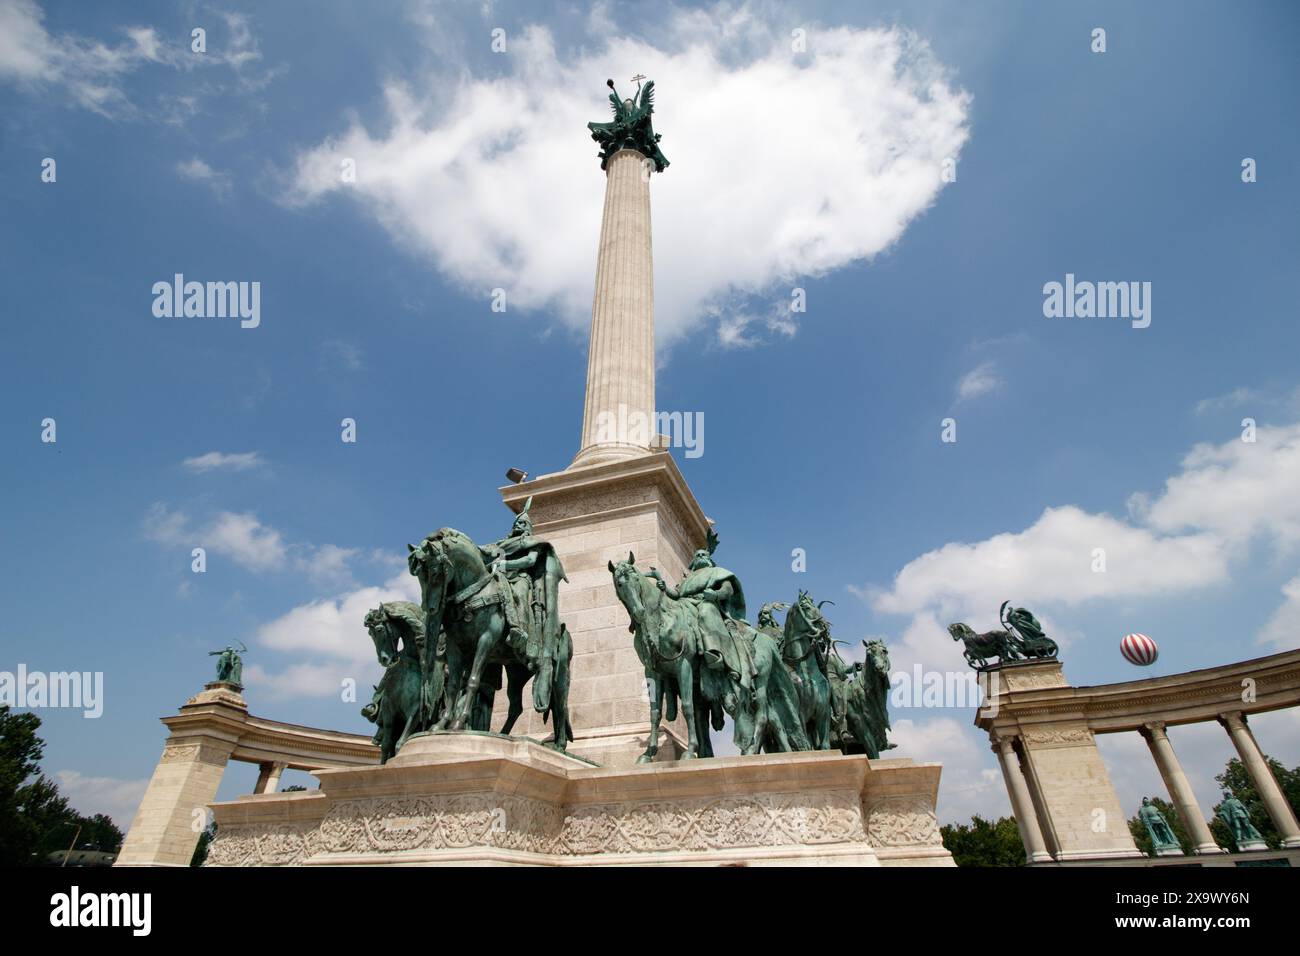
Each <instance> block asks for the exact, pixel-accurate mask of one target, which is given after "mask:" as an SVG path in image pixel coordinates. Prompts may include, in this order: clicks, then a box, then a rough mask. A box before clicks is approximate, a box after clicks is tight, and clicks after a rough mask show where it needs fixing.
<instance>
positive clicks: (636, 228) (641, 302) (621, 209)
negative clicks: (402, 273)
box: [570, 149, 655, 467]
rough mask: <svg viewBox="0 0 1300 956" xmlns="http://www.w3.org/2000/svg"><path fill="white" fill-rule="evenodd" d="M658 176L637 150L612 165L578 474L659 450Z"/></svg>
mask: <svg viewBox="0 0 1300 956" xmlns="http://www.w3.org/2000/svg"><path fill="white" fill-rule="evenodd" d="M652 168H653V167H651V166H650V165H649V164H648V161H647V160H646V158H645V157H644V156H642V155H641V154H640V153H638V152H636V151H635V150H630V149H625V150H622V151H621V152H618V153H615V154H614V155H613V156H612V157H610V159H609V162H608V163H607V164H606V179H605V211H604V215H603V218H602V220H601V225H600V251H599V253H598V256H597V260H596V294H595V298H594V300H593V302H592V307H591V345H590V350H589V352H588V356H587V396H586V403H585V406H584V408H583V414H582V446H581V448H580V449H579V451H578V455H577V457H576V458H574V460H573V465H572V466H570V467H574V466H580V465H594V464H600V463H603V462H607V461H618V460H621V459H625V458H634V457H636V456H638V455H644V454H646V453H647V452H649V451H650V450H651V448H652V447H653V446H654V444H655V428H654V409H655V344H654V261H653V257H652V255H651V237H650V175H649V171H650V169H652Z"/></svg>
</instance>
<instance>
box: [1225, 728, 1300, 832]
mask: <svg viewBox="0 0 1300 956" xmlns="http://www.w3.org/2000/svg"><path fill="white" fill-rule="evenodd" d="M1219 723H1221V724H1223V726H1224V727H1226V728H1227V730H1228V736H1229V737H1231V738H1232V745H1233V746H1234V747H1236V748H1237V754H1238V755H1239V756H1240V757H1241V762H1242V764H1243V765H1244V766H1245V768H1246V773H1248V774H1249V775H1250V780H1251V782H1252V783H1253V784H1254V785H1255V790H1256V791H1257V792H1258V793H1259V798H1260V800H1261V801H1262V802H1263V804H1264V808H1265V809H1266V810H1268V815H1269V816H1270V817H1272V818H1273V825H1274V826H1275V827H1277V832H1278V836H1280V837H1281V838H1282V846H1283V847H1284V848H1286V849H1294V848H1296V847H1300V824H1298V823H1297V822H1296V817H1295V813H1294V812H1293V811H1292V810H1291V805H1290V804H1289V803H1287V801H1286V797H1285V796H1283V794H1282V789H1281V788H1280V787H1279V786H1278V785H1277V780H1276V779H1274V777H1273V771H1271V770H1270V769H1269V768H1268V761H1266V760H1265V759H1264V755H1263V754H1262V753H1261V752H1260V749H1259V744H1258V743H1256V742H1255V735H1254V734H1252V733H1251V732H1250V728H1249V727H1248V726H1247V725H1246V715H1245V714H1243V713H1241V712H1240V711H1235V712H1233V713H1229V714H1220V715H1219Z"/></svg>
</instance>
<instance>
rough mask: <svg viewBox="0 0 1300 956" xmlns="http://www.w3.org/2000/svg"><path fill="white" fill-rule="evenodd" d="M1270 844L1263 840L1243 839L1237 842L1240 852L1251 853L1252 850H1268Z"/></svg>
mask: <svg viewBox="0 0 1300 956" xmlns="http://www.w3.org/2000/svg"><path fill="white" fill-rule="evenodd" d="M1267 849H1268V844H1267V843H1265V842H1264V841H1263V840H1242V841H1241V842H1240V843H1238V844H1237V852H1238V853H1249V852H1251V851H1252V850H1267Z"/></svg>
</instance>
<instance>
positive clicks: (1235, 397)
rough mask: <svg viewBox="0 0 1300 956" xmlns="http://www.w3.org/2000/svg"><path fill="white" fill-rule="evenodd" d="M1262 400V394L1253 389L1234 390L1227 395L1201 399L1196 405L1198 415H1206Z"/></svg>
mask: <svg viewBox="0 0 1300 956" xmlns="http://www.w3.org/2000/svg"><path fill="white" fill-rule="evenodd" d="M1261 398H1262V396H1261V395H1260V393H1259V392H1258V391H1256V390H1255V389H1253V388H1244V387H1243V388H1234V389H1233V390H1232V391H1230V392H1227V393H1226V394H1223V395H1216V396H1214V397H1213V398H1203V399H1201V400H1200V401H1199V402H1197V403H1196V414H1198V415H1204V414H1205V413H1206V412H1213V411H1218V410H1220V409H1224V408H1234V407H1237V406H1239V405H1245V404H1246V403H1247V402H1258V401H1260V399H1261Z"/></svg>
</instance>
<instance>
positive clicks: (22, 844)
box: [0, 705, 122, 866]
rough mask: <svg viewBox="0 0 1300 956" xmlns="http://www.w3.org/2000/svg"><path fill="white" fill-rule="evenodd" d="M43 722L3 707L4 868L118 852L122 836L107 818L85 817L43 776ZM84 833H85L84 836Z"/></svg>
mask: <svg viewBox="0 0 1300 956" xmlns="http://www.w3.org/2000/svg"><path fill="white" fill-rule="evenodd" d="M40 726H41V719H40V718H39V717H37V716H36V715H35V714H32V713H21V714H15V713H12V712H11V709H10V708H9V707H8V706H7V705H0V866H33V865H39V864H41V863H44V862H45V858H46V857H47V856H48V855H49V854H50V853H54V852H62V851H66V850H67V849H68V847H69V846H71V845H72V841H73V839H74V837H75V839H76V841H77V846H79V847H85V846H89V847H92V848H94V849H96V850H103V851H105V852H109V853H111V852H114V851H116V850H118V849H119V848H120V847H121V846H122V831H121V830H119V829H118V828H117V825H116V824H114V823H113V821H112V820H111V819H110V818H109V817H107V816H105V815H104V814H102V813H97V814H95V815H94V816H93V817H83V816H82V815H81V814H79V813H77V812H76V811H75V810H73V809H72V808H71V807H70V806H68V801H67V799H66V798H65V797H61V796H59V788H58V787H57V786H56V785H55V783H54V781H52V780H50V779H49V778H48V777H46V776H44V775H43V774H42V773H41V772H40V771H41V757H42V756H43V755H44V753H45V741H43V740H41V738H40V736H39V735H38V734H37V730H39V729H40ZM78 827H80V831H78Z"/></svg>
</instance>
